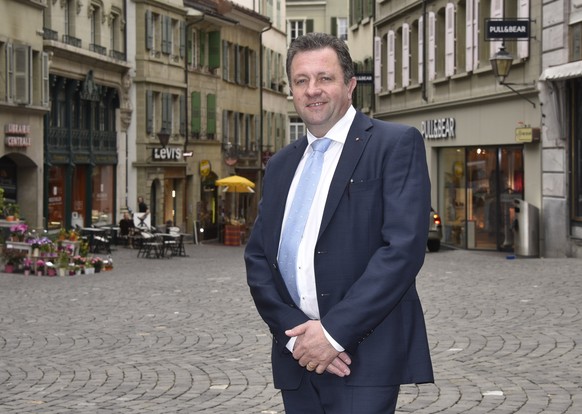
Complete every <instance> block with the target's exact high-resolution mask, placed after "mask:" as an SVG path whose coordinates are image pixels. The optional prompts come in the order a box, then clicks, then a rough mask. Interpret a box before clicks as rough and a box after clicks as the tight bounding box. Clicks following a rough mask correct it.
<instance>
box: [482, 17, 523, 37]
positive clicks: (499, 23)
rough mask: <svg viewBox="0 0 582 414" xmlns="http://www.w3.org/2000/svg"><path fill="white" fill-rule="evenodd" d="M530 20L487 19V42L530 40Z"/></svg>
mask: <svg viewBox="0 0 582 414" xmlns="http://www.w3.org/2000/svg"><path fill="white" fill-rule="evenodd" d="M529 26H530V21H529V19H512V20H508V19H502V20H494V19H485V40H504V39H524V40H525V39H529V37H530V27H529Z"/></svg>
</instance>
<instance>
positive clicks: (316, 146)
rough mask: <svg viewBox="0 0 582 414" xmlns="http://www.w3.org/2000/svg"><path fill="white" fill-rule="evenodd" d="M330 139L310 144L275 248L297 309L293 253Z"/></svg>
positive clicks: (302, 229) (295, 256)
mask: <svg viewBox="0 0 582 414" xmlns="http://www.w3.org/2000/svg"><path fill="white" fill-rule="evenodd" d="M329 144H331V139H329V138H318V139H316V140H315V141H313V142H312V143H311V146H312V148H313V152H312V153H311V154H310V155H309V157H308V158H307V161H306V162H305V167H304V168H303V172H302V173H301V178H300V179H299V183H298V184H297V189H296V190H295V197H294V198H293V202H292V204H291V208H290V209H289V213H287V220H286V222H285V228H284V229H283V233H282V235H281V243H280V246H279V258H278V261H279V268H280V270H281V274H282V275H283V279H284V280H285V284H286V285H287V289H288V290H289V293H290V294H291V297H292V298H293V300H294V301H295V303H296V304H297V305H299V302H300V301H299V292H298V291H297V274H296V271H297V251H298V250H299V243H301V238H302V237H303V231H304V230H305V223H306V222H307V217H308V216H309V210H310V209H311V204H312V203H313V198H314V196H315V190H317V184H318V183H319V177H320V176H321V169H322V167H323V158H324V155H325V151H327V149H328V148H329Z"/></svg>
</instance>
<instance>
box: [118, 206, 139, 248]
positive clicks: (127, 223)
mask: <svg viewBox="0 0 582 414" xmlns="http://www.w3.org/2000/svg"><path fill="white" fill-rule="evenodd" d="M134 231H135V225H134V224H133V219H132V218H131V216H130V215H129V212H127V211H126V212H124V213H123V218H122V219H121V220H119V237H120V238H121V239H122V240H126V241H127V244H128V245H129V247H132V242H131V236H132V235H133V232H134Z"/></svg>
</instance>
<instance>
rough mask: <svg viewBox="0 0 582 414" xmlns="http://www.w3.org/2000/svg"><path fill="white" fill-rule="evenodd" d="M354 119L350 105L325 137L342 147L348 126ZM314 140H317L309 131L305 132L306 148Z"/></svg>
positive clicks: (354, 114)
mask: <svg viewBox="0 0 582 414" xmlns="http://www.w3.org/2000/svg"><path fill="white" fill-rule="evenodd" d="M355 117H356V110H355V109H354V107H353V106H352V105H350V107H349V108H348V110H347V111H346V113H345V114H344V116H343V117H342V118H341V119H340V120H339V121H337V122H336V124H335V125H334V126H333V127H331V129H330V130H329V131H327V134H325V137H326V138H329V139H331V140H332V141H337V142H339V143H341V144H342V145H343V144H344V143H345V142H346V139H347V137H348V132H349V130H350V126H351V125H352V122H354V118H355ZM316 139H317V138H316V137H315V136H314V135H313V134H312V133H311V132H309V130H307V142H308V146H309V145H311V143H312V142H313V141H315V140H316Z"/></svg>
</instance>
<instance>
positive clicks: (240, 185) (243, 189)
mask: <svg viewBox="0 0 582 414" xmlns="http://www.w3.org/2000/svg"><path fill="white" fill-rule="evenodd" d="M215 184H216V185H217V186H218V187H224V189H223V190H222V191H224V192H227V193H235V194H234V196H233V197H232V203H233V204H234V205H233V207H234V210H233V211H234V212H235V214H236V215H237V216H238V207H237V205H238V198H239V197H238V196H236V194H238V193H254V192H255V191H254V190H253V188H255V183H253V182H252V181H251V180H249V179H247V178H245V177H241V176H240V175H231V176H230V177H226V178H221V179H220V180H216V181H215ZM233 217H235V216H233Z"/></svg>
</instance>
